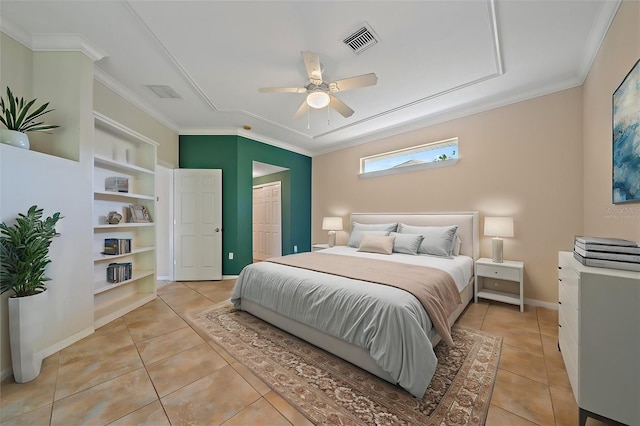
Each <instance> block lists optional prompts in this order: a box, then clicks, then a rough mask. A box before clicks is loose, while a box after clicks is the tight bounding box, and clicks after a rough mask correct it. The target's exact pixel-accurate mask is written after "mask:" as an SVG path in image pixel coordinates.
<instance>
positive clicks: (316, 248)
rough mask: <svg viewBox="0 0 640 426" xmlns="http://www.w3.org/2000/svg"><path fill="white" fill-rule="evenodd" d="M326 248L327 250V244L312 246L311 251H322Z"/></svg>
mask: <svg viewBox="0 0 640 426" xmlns="http://www.w3.org/2000/svg"><path fill="white" fill-rule="evenodd" d="M328 248H329V244H313V245H312V246H311V251H318V250H324V249H328Z"/></svg>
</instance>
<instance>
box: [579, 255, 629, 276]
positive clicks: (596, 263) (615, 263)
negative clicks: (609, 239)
mask: <svg viewBox="0 0 640 426" xmlns="http://www.w3.org/2000/svg"><path fill="white" fill-rule="evenodd" d="M573 257H574V258H575V259H576V260H577V261H578V262H580V263H582V264H583V265H585V266H592V267H595V268H610V269H620V270H623V271H636V272H640V263H633V262H622V261H620V260H606V259H593V258H589V257H583V256H580V255H579V254H578V253H576V251H575V250H574V252H573Z"/></svg>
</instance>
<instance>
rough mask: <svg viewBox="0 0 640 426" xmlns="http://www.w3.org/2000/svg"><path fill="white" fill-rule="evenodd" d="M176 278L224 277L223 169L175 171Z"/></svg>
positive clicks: (191, 279) (184, 279) (199, 279)
mask: <svg viewBox="0 0 640 426" xmlns="http://www.w3.org/2000/svg"><path fill="white" fill-rule="evenodd" d="M174 200H175V202H174V219H175V224H174V236H175V244H174V248H175V261H174V264H175V270H174V273H175V280H176V281H201V280H220V279H222V170H211V169H176V170H175V171H174Z"/></svg>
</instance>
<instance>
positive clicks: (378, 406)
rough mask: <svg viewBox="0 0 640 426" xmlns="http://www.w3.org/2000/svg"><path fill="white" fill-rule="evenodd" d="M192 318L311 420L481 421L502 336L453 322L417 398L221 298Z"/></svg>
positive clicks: (360, 422) (361, 422)
mask: <svg viewBox="0 0 640 426" xmlns="http://www.w3.org/2000/svg"><path fill="white" fill-rule="evenodd" d="M189 318H190V320H191V322H192V323H193V324H194V325H195V326H197V327H198V328H199V329H200V330H202V332H204V333H205V334H206V335H207V336H209V337H210V338H211V339H212V340H213V341H214V342H215V343H217V344H218V345H219V346H220V347H222V348H223V349H224V350H226V351H227V352H228V353H229V354H231V355H232V356H233V357H234V358H236V359H237V360H238V362H240V363H241V364H243V365H244V366H246V367H247V368H248V369H249V370H251V371H252V372H253V373H254V374H255V375H256V376H258V377H259V378H261V379H262V380H263V381H264V382H265V383H266V384H267V385H268V386H270V387H271V388H272V389H273V390H274V391H275V392H276V393H278V394H279V395H280V396H282V397H283V398H284V399H286V400H287V401H288V402H289V403H291V404H292V405H294V406H295V407H297V408H298V410H299V411H300V412H302V413H303V414H304V415H305V416H306V417H307V418H308V419H309V420H310V421H311V422H313V423H314V424H322V425H324V424H326V425H364V424H372V425H482V424H484V423H485V420H486V416H487V412H488V410H489V402H490V400H491V392H492V390H493V385H494V383H495V378H496V370H497V368H498V361H499V358H500V351H501V347H502V338H501V337H497V336H491V335H489V334H487V333H484V332H481V331H478V330H473V329H470V328H466V327H463V326H459V325H454V326H453V328H452V336H453V341H454V343H455V347H449V346H447V345H446V344H444V343H440V344H438V345H437V346H436V348H435V352H436V355H437V357H438V360H439V361H438V366H437V368H436V372H435V375H434V377H433V380H432V381H431V383H430V385H429V387H428V389H427V392H426V393H425V395H424V397H423V398H422V399H418V398H415V397H414V396H412V395H411V394H410V393H408V392H407V391H405V390H404V389H402V388H400V387H398V386H395V385H392V384H390V383H388V382H386V381H384V380H382V379H380V378H378V377H376V376H374V375H372V374H370V373H368V372H367V371H364V370H362V369H360V368H358V367H356V366H354V365H353V364H351V363H349V362H347V361H344V360H342V359H340V358H338V357H336V356H334V355H332V354H330V353H328V352H326V351H324V350H322V349H319V348H317V347H316V346H313V345H311V344H309V343H306V342H304V341H303V340H300V339H298V338H297V337H295V336H292V335H290V334H288V333H286V332H284V331H282V330H280V329H279V328H276V327H274V326H272V325H270V324H267V323H265V322H264V321H262V320H260V319H258V318H256V317H254V316H252V315H251V314H248V313H246V312H243V311H239V310H235V309H233V307H232V306H231V305H229V304H228V302H227V303H225V304H221V305H217V306H215V307H213V308H209V309H206V310H204V311H200V312H195V313H191V314H190V316H189Z"/></svg>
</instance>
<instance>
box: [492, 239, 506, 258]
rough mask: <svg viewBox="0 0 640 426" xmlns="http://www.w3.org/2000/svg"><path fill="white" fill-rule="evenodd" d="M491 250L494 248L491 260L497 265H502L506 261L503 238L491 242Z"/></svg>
mask: <svg viewBox="0 0 640 426" xmlns="http://www.w3.org/2000/svg"><path fill="white" fill-rule="evenodd" d="M491 248H492V252H491V260H493V261H494V262H496V263H502V262H503V260H504V259H503V258H502V238H498V237H496V238H494V239H493V240H491Z"/></svg>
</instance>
